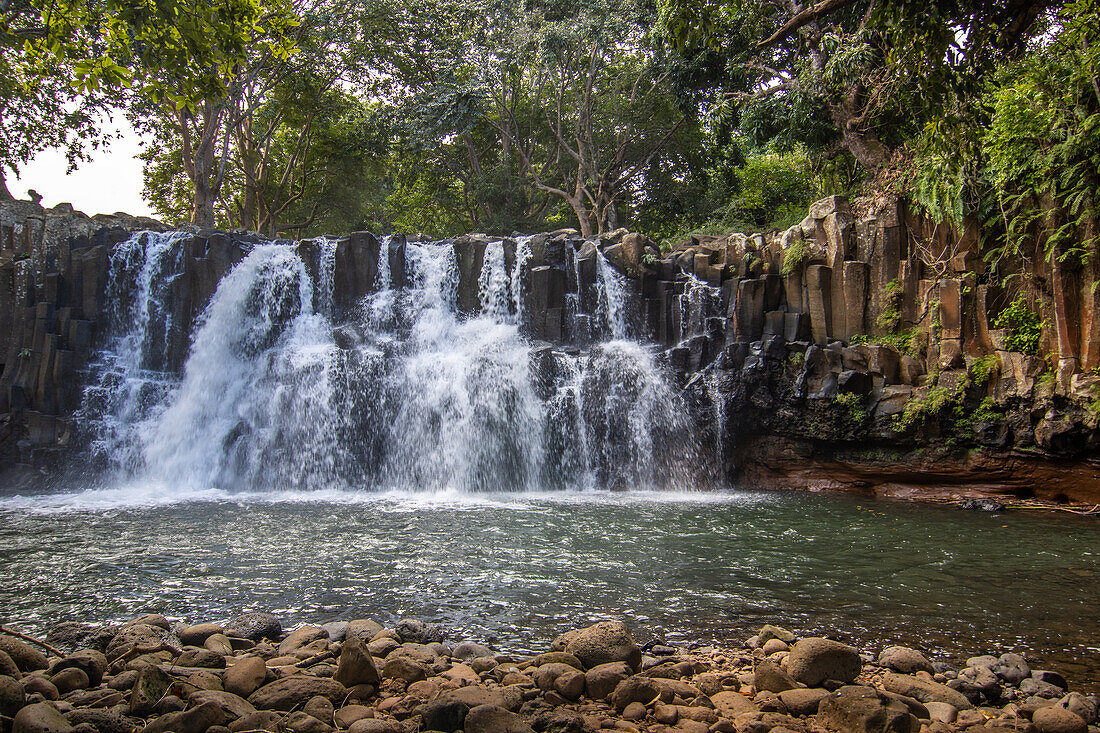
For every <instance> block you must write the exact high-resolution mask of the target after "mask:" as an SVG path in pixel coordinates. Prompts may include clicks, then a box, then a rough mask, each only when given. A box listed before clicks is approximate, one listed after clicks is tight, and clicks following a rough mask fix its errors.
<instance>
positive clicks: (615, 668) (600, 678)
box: [584, 662, 632, 700]
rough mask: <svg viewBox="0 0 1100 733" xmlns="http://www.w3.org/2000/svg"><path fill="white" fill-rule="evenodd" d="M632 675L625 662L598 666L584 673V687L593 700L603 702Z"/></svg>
mask: <svg viewBox="0 0 1100 733" xmlns="http://www.w3.org/2000/svg"><path fill="white" fill-rule="evenodd" d="M631 673H632V670H631V669H630V666H629V665H628V664H626V663H625V662H610V663H608V664H600V665H597V666H595V667H593V668H592V669H590V670H588V671H587V672H585V673H584V685H585V688H586V689H587V690H588V696H589V697H591V698H592V699H593V700H603V699H604V698H606V697H607V696H608V695H610V694H611V693H612V692H614V691H615V688H616V687H617V686H618V684H619V683H620V682H622V681H623V680H625V679H626V678H627V677H629V676H630V675H631Z"/></svg>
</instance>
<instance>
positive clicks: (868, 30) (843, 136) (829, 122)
mask: <svg viewBox="0 0 1100 733" xmlns="http://www.w3.org/2000/svg"><path fill="white" fill-rule="evenodd" d="M1059 4H1060V3H1059V2H1057V0H1011V1H1010V2H1007V3H993V2H989V1H988V0H962V1H960V0H934V1H933V2H920V3H918V2H915V1H913V0H881V1H880V2H873V1H872V0H818V2H813V3H798V2H793V1H790V0H771V1H769V2H748V1H747V0H707V1H706V2H703V3H702V4H701V5H700V4H698V3H696V2H694V0H692V1H690V2H689V0H664V3H663V7H662V13H663V22H664V26H665V28H666V29H667V30H668V32H669V34H670V37H671V38H672V39H673V40H674V41H675V43H676V44H677V46H678V48H679V49H680V50H681V52H682V53H684V54H686V55H688V56H689V57H691V56H697V55H700V54H704V53H715V52H719V53H720V55H721V56H722V60H723V62H724V64H725V67H726V70H727V75H726V79H725V85H723V86H722V87H721V91H722V95H720V99H719V102H720V103H721V102H724V103H725V104H726V105H728V106H730V107H733V108H734V109H732V110H731V112H732V113H735V114H737V115H739V117H740V121H741V124H742V127H743V129H745V130H746V132H747V133H749V134H750V137H752V138H754V139H755V140H757V141H767V140H772V139H778V140H780V141H781V142H788V143H789V142H791V141H792V140H797V141H799V142H803V143H805V144H808V145H810V146H811V147H812V148H814V149H816V150H818V151H820V152H821V153H823V154H825V155H835V154H836V153H837V152H838V151H840V150H844V151H847V152H849V153H850V154H851V155H853V156H854V157H855V158H856V159H857V160H858V161H859V163H860V164H861V166H862V167H863V168H864V169H865V170H866V171H868V172H871V173H874V172H875V171H878V170H880V169H881V168H883V167H885V166H887V165H888V164H889V162H890V160H891V157H892V156H893V154H894V152H895V150H896V148H897V147H898V145H899V144H900V143H902V142H903V141H905V140H907V139H910V138H911V137H913V136H914V135H915V134H916V133H917V132H919V130H920V125H921V124H922V123H923V122H925V121H927V120H929V119H931V118H935V117H937V116H941V115H944V114H952V113H955V112H958V111H961V109H962V108H963V107H964V106H965V104H966V102H967V101H968V100H967V97H968V96H969V95H972V94H973V93H974V92H975V90H976V89H979V88H980V86H981V84H982V83H983V80H984V79H985V78H987V75H988V73H989V72H990V70H991V69H992V68H994V67H995V66H996V64H997V63H999V62H1000V61H1001V60H1003V59H1004V58H1006V57H1012V56H1013V55H1016V54H1019V53H1020V52H1021V49H1022V48H1023V47H1024V46H1025V45H1026V42H1027V40H1028V39H1029V38H1031V37H1033V35H1034V34H1035V33H1036V32H1037V30H1038V29H1039V28H1040V27H1041V21H1042V19H1043V17H1044V14H1045V13H1047V12H1048V11H1049V9H1050V8H1052V7H1055V6H1057V5H1059ZM719 84H721V81H719Z"/></svg>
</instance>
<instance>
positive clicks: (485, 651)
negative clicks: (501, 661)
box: [451, 641, 494, 662]
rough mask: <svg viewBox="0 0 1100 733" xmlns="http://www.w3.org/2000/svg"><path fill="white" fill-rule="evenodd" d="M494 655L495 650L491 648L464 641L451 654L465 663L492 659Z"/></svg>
mask: <svg viewBox="0 0 1100 733" xmlns="http://www.w3.org/2000/svg"><path fill="white" fill-rule="evenodd" d="M493 654H494V652H493V650H492V649H490V648H489V647H487V646H484V645H483V644H476V643H474V642H472V641H464V642H462V643H460V644H458V645H457V646H455V648H454V650H453V651H452V652H451V656H452V657H454V658H455V659H459V660H461V661H463V662H466V661H469V660H471V659H477V658H478V657H491V656H493Z"/></svg>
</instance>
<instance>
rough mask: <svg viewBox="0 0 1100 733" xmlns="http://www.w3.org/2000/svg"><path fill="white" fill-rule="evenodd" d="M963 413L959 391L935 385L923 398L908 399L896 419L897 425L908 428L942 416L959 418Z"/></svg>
mask: <svg viewBox="0 0 1100 733" xmlns="http://www.w3.org/2000/svg"><path fill="white" fill-rule="evenodd" d="M963 415H964V413H963V406H962V393H961V391H959V390H951V389H948V388H947V387H941V386H935V387H932V388H931V389H929V390H928V394H926V395H925V396H924V398H923V399H919V400H918V399H912V400H909V402H908V403H906V405H905V409H904V410H903V411H902V413H901V414H900V415H898V416H897V417H896V421H897V423H898V425H899V427H901V428H902V429H905V430H909V429H912V428H915V427H919V426H920V425H922V424H924V423H925V422H926V421H928V420H934V419H940V418H944V417H946V418H950V419H959V418H962V417H963Z"/></svg>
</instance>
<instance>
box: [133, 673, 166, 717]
mask: <svg viewBox="0 0 1100 733" xmlns="http://www.w3.org/2000/svg"><path fill="white" fill-rule="evenodd" d="M171 687H172V678H171V677H169V676H168V675H167V674H165V673H164V672H163V671H162V670H161V669H160V668H159V667H152V666H150V667H145V668H144V669H142V670H141V671H140V672H139V673H138V678H137V680H136V681H135V682H134V689H133V690H132V691H131V693H130V711H131V713H132V714H133V715H138V716H144V715H148V714H149V713H151V712H153V710H154V709H155V708H156V705H157V702H159V701H160V699H161V698H163V697H164V696H165V695H167V694H168V690H169V689H170V688H171Z"/></svg>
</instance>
